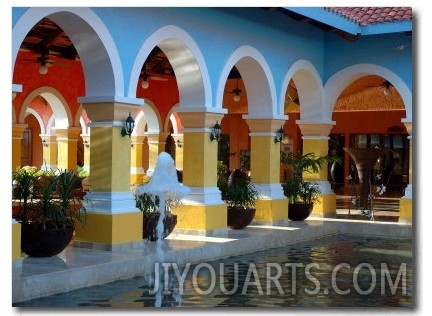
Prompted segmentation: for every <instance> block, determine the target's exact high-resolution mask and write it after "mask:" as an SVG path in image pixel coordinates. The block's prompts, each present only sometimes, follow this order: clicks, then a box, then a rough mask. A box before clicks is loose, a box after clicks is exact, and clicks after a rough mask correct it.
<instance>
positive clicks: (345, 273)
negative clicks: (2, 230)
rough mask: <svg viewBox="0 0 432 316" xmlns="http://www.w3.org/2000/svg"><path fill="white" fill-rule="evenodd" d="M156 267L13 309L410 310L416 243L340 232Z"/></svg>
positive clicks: (21, 303) (30, 301) (32, 301)
mask: <svg viewBox="0 0 432 316" xmlns="http://www.w3.org/2000/svg"><path fill="white" fill-rule="evenodd" d="M156 269H160V270H159V271H162V272H163V273H161V274H162V275H163V276H166V277H164V278H162V279H160V280H156V282H155V280H154V277H150V278H144V277H135V278H132V279H128V280H119V281H115V282H112V283H108V284H104V285H97V286H92V287H88V288H84V289H79V290H74V291H70V292H67V293H62V294H57V295H52V296H48V297H43V298H39V299H33V300H29V301H26V302H20V303H15V304H14V306H20V307H57V308H69V307H84V308H93V307H94V308H97V307H116V308H140V307H141V308H142V307H154V306H155V305H156V306H161V307H266V308H268V307H291V306H292V307H308V308H313V307H381V306H382V307H384V306H386V307H406V308H412V307H413V297H412V292H413V260H412V241H411V240H401V239H383V238H377V237H365V236H352V235H337V236H330V237H325V238H321V239H316V240H312V241H308V242H304V243H299V244H295V245H287V246H284V247H279V248H273V249H268V250H265V251H260V252H254V253H250V254H245V255H240V256H236V257H229V258H224V259H221V260H218V261H209V262H202V263H199V264H188V265H186V266H182V267H178V266H177V265H176V263H168V262H166V263H162V264H157V265H155V270H156ZM158 275H160V274H159V273H155V276H158ZM155 284H156V285H155ZM157 302H159V303H157Z"/></svg>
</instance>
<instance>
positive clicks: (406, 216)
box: [399, 198, 412, 222]
mask: <svg viewBox="0 0 432 316" xmlns="http://www.w3.org/2000/svg"><path fill="white" fill-rule="evenodd" d="M399 209H400V211H399V221H402V222H411V221H412V199H405V198H401V199H400V202H399Z"/></svg>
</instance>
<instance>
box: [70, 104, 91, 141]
mask: <svg viewBox="0 0 432 316" xmlns="http://www.w3.org/2000/svg"><path fill="white" fill-rule="evenodd" d="M83 113H85V114H86V115H87V112H86V110H85V109H84V107H83V106H82V104H81V105H80V107H79V108H78V110H77V112H76V116H75V121H74V126H80V127H81V134H84V135H90V126H88V125H87V123H89V122H91V121H90V120H88V118H87V116H86V118H87V122H86V119H85V118H84V117H83Z"/></svg>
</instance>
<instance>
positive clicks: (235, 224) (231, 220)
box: [227, 207, 256, 229]
mask: <svg viewBox="0 0 432 316" xmlns="http://www.w3.org/2000/svg"><path fill="white" fill-rule="evenodd" d="M227 210H228V216H227V226H228V227H229V228H232V229H243V228H245V227H246V226H248V225H249V224H250V223H251V222H252V220H253V219H254V217H255V212H256V209H254V208H250V209H244V208H239V207H228V209H227Z"/></svg>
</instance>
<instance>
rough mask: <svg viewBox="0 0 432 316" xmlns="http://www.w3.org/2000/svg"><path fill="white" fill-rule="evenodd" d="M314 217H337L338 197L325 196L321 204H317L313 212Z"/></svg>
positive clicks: (333, 195)
mask: <svg viewBox="0 0 432 316" xmlns="http://www.w3.org/2000/svg"><path fill="white" fill-rule="evenodd" d="M311 215H312V216H317V217H335V216H336V195H335V194H324V195H323V196H322V197H321V198H320V202H315V203H314V207H313V210H312V214H311Z"/></svg>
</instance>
